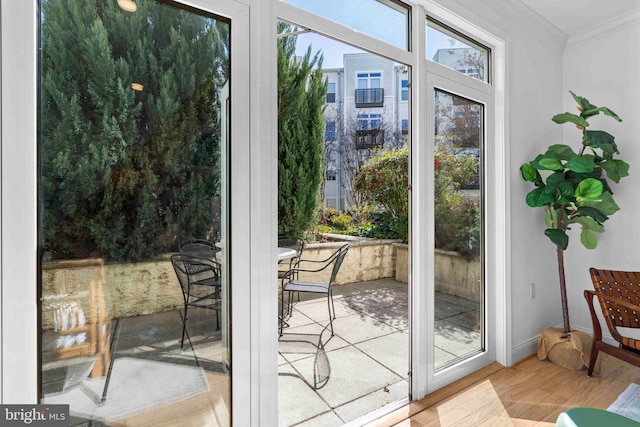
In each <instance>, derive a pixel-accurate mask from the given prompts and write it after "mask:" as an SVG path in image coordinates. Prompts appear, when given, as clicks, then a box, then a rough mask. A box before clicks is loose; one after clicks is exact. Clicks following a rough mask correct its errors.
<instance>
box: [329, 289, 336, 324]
mask: <svg viewBox="0 0 640 427" xmlns="http://www.w3.org/2000/svg"><path fill="white" fill-rule="evenodd" d="M329 296H330V298H331V307H332V308H333V318H334V319H335V318H336V306H335V304H334V303H333V289H329Z"/></svg>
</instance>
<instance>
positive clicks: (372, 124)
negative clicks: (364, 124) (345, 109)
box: [369, 114, 382, 129]
mask: <svg viewBox="0 0 640 427" xmlns="http://www.w3.org/2000/svg"><path fill="white" fill-rule="evenodd" d="M381 118H382V115H381V114H369V129H378V128H379V127H380V120H381Z"/></svg>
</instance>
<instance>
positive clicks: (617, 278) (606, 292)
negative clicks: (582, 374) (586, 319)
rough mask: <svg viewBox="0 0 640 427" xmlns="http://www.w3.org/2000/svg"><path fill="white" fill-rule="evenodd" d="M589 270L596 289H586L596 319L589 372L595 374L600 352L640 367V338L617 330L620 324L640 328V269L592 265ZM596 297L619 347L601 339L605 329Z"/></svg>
mask: <svg viewBox="0 0 640 427" xmlns="http://www.w3.org/2000/svg"><path fill="white" fill-rule="evenodd" d="M589 273H590V274H591V280H592V281H593V287H594V288H595V291H589V290H585V291H584V297H585V299H586V300H587V304H588V305H589V311H590V312H591V321H592V322H593V346H592V347H591V359H590V360H589V370H588V371H587V374H588V375H589V376H591V375H592V374H593V367H594V366H595V363H596V358H597V357H598V352H599V351H603V352H605V353H607V354H610V355H612V356H614V357H617V358H618V359H621V360H624V361H625V362H628V363H631V364H633V365H635V366H640V338H638V339H635V338H631V337H628V336H624V335H623V334H622V333H621V332H620V331H619V330H618V328H620V327H625V328H640V272H634V271H616V270H598V269H595V268H591V269H589ZM594 296H596V297H597V298H598V301H599V302H600V308H601V309H602V314H603V315H604V318H605V321H606V323H607V327H608V329H609V332H610V333H611V336H612V337H613V339H614V340H616V341H617V342H618V343H619V345H618V346H617V347H616V346H613V345H610V344H607V343H605V342H604V341H602V328H601V327H600V321H599V320H598V317H597V315H596V309H595V307H594V304H593V297H594ZM639 330H640V329H639ZM638 336H639V337H640V335H638Z"/></svg>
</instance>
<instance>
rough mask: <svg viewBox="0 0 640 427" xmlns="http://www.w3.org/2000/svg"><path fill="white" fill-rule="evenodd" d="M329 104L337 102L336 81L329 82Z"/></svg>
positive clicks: (327, 100)
mask: <svg viewBox="0 0 640 427" xmlns="http://www.w3.org/2000/svg"><path fill="white" fill-rule="evenodd" d="M325 102H326V103H327V104H334V103H335V102H336V84H335V83H334V82H331V83H327V99H326V100H325Z"/></svg>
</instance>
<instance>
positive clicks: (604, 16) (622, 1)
mask: <svg viewBox="0 0 640 427" xmlns="http://www.w3.org/2000/svg"><path fill="white" fill-rule="evenodd" d="M520 1H521V2H522V3H524V4H525V5H526V6H527V7H529V9H531V10H533V11H534V12H535V13H537V14H538V15H540V16H542V17H543V18H544V19H546V20H547V21H549V22H550V23H551V24H552V25H553V26H554V27H556V28H557V29H558V30H560V31H562V32H563V33H564V34H566V35H567V36H568V37H571V36H574V35H576V34H579V33H581V32H584V31H588V30H590V29H592V28H595V27H597V26H598V25H600V24H603V23H605V22H607V21H609V20H611V19H614V18H617V17H620V16H623V15H626V14H628V13H629V12H630V11H631V10H636V9H640V1H638V0H605V1H603V0H520Z"/></svg>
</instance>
